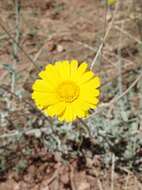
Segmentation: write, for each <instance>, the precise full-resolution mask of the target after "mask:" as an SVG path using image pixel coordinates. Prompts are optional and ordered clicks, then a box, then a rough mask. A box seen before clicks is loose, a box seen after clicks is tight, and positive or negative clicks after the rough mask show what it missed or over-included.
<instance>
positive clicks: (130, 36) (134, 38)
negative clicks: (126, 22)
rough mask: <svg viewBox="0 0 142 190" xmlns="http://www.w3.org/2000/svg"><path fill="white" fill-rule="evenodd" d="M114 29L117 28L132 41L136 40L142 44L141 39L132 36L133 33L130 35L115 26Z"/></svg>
mask: <svg viewBox="0 0 142 190" xmlns="http://www.w3.org/2000/svg"><path fill="white" fill-rule="evenodd" d="M115 29H117V30H118V31H120V32H121V33H123V34H124V35H126V36H127V37H129V38H130V39H132V40H133V41H135V42H137V43H138V44H142V41H141V40H139V39H138V38H136V37H134V36H133V35H131V34H130V33H129V32H128V31H126V30H124V29H122V28H120V27H118V26H115Z"/></svg>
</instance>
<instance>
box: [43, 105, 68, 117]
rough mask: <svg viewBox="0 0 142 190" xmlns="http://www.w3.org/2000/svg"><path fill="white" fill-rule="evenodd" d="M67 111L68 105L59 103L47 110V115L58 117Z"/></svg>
mask: <svg viewBox="0 0 142 190" xmlns="http://www.w3.org/2000/svg"><path fill="white" fill-rule="evenodd" d="M65 109H66V103H64V102H59V103H57V104H54V105H51V106H49V107H48V108H47V110H46V111H47V113H48V115H50V116H58V115H61V114H62V113H63V112H64V111H65Z"/></svg>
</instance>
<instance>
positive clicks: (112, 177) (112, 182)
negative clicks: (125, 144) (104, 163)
mask: <svg viewBox="0 0 142 190" xmlns="http://www.w3.org/2000/svg"><path fill="white" fill-rule="evenodd" d="M114 170H115V155H114V154H112V168H111V190H114Z"/></svg>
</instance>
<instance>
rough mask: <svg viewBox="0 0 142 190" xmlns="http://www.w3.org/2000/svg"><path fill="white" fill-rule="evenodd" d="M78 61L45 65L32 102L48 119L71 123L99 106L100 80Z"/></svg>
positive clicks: (34, 86) (37, 81)
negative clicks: (54, 117) (56, 118)
mask: <svg viewBox="0 0 142 190" xmlns="http://www.w3.org/2000/svg"><path fill="white" fill-rule="evenodd" d="M87 68H88V64H87V63H81V64H80V65H79V64H78V61H77V60H72V61H66V60H65V61H58V62H55V64H48V65H47V66H46V68H45V70H43V71H41V72H40V73H39V77H40V79H37V80H36V81H35V83H34V84H33V93H32V99H33V100H34V101H35V104H36V106H37V107H38V108H39V109H40V110H42V111H43V113H44V114H46V115H48V116H56V117H58V119H59V120H61V121H67V122H71V121H73V120H75V119H76V118H77V117H79V118H83V117H85V116H86V115H88V111H89V109H94V108H96V105H97V104H98V102H99V99H98V96H99V94H100V91H99V89H98V88H99V87H100V79H99V77H97V76H95V74H94V73H93V72H92V71H90V70H88V69H87Z"/></svg>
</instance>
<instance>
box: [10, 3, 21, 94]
mask: <svg viewBox="0 0 142 190" xmlns="http://www.w3.org/2000/svg"><path fill="white" fill-rule="evenodd" d="M19 6H20V5H19V0H15V13H16V20H15V22H16V26H15V33H16V35H15V41H16V43H15V42H13V58H14V60H15V62H14V64H13V72H12V74H11V75H12V76H11V92H14V91H15V82H16V81H15V80H16V79H15V77H16V76H15V73H16V65H17V64H18V63H19V58H18V46H17V44H19V38H20V26H19V24H20V8H19Z"/></svg>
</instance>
